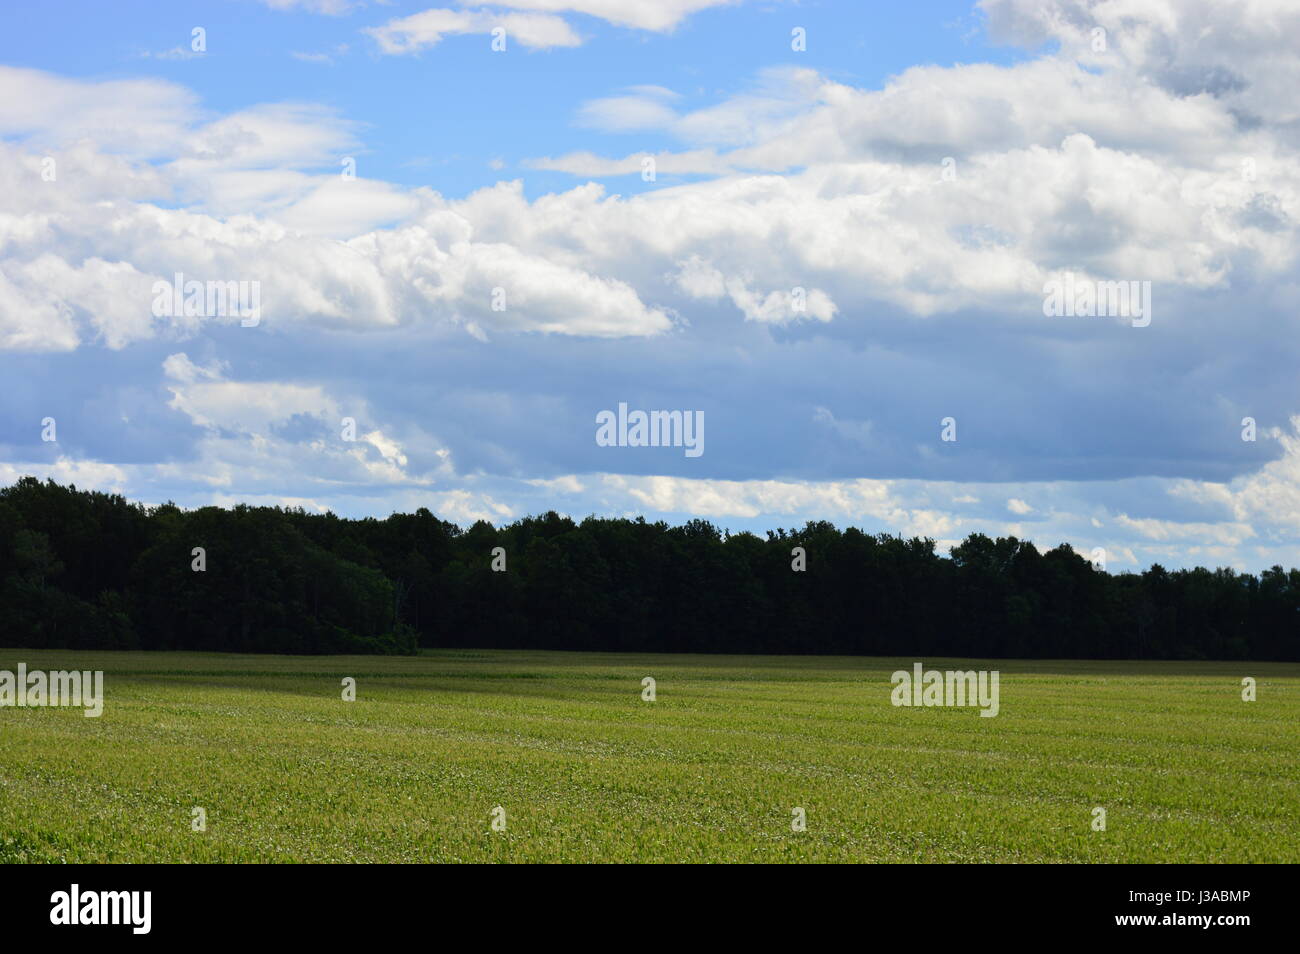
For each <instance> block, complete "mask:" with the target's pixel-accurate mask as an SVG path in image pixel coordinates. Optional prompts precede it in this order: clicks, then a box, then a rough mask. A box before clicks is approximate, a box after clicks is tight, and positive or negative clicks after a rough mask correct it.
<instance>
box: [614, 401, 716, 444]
mask: <svg viewBox="0 0 1300 954" xmlns="http://www.w3.org/2000/svg"><path fill="white" fill-rule="evenodd" d="M596 444H597V445H598V446H600V447H684V448H686V456H687V457H699V456H701V455H702V454H703V453H704V412H703V411H629V410H628V409H627V404H626V402H623V401H620V402H619V405H618V413H617V414H615V412H613V411H601V412H600V413H599V414H597V415H596Z"/></svg>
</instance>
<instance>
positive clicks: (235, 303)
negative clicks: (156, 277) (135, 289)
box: [153, 272, 262, 328]
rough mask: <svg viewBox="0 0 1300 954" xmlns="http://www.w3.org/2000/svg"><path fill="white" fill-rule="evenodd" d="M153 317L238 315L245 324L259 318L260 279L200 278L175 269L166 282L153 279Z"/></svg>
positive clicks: (260, 304) (223, 316)
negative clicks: (171, 277) (173, 274)
mask: <svg viewBox="0 0 1300 954" xmlns="http://www.w3.org/2000/svg"><path fill="white" fill-rule="evenodd" d="M153 314H154V317H155V318H239V319H240V322H239V323H240V324H241V325H243V326H244V327H245V328H255V327H256V326H257V325H258V323H259V322H261V320H262V283H261V282H259V281H229V282H216V281H208V282H201V281H199V280H197V279H193V278H192V279H190V280H189V281H186V280H185V273H184V272H177V273H176V277H175V278H174V279H173V280H172V281H171V282H170V283H169V282H162V281H159V282H154V283H153Z"/></svg>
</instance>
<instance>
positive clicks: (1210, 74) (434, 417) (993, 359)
mask: <svg viewBox="0 0 1300 954" xmlns="http://www.w3.org/2000/svg"><path fill="white" fill-rule="evenodd" d="M1291 7H1292V5H1289V4H1287V3H1285V2H1282V0H1276V2H1273V0H1260V2H1258V3H1256V4H1255V6H1254V7H1253V8H1252V9H1253V10H1254V13H1253V15H1252V16H1250V17H1243V7H1242V4H1241V3H1231V2H1230V3H1211V2H1208V0H1206V2H1193V0H1189V2H1187V3H1185V4H1180V5H1179V6H1178V8H1177V12H1176V14H1172V15H1171V14H1169V12H1168V9H1167V8H1166V5H1165V4H1163V3H1160V2H1157V0H1151V2H1139V0H1132V2H1130V3H1126V4H1122V5H1121V4H1113V3H1110V4H1107V3H1097V2H1093V0H984V2H982V3H958V2H942V3H940V2H921V3H915V4H907V5H895V4H876V3H872V4H864V3H845V2H820V3H795V2H780V0H775V2H764V3H749V2H733V3H720V2H716V0H665V2H663V3H657V4H647V3H633V2H625V0H510V2H505V3H499V4H490V5H478V4H461V3H453V2H446V3H444V4H442V5H437V4H433V5H431V4H428V3H410V2H406V3H387V4H378V3H347V2H345V0H306V2H293V0H265V2H264V0H228V2H210V3H184V4H182V3H178V4H171V5H165V6H160V5H158V4H154V3H131V2H127V3H120V4H114V5H111V6H109V5H103V4H92V3H49V4H41V5H31V8H30V9H13V8H6V9H5V10H4V11H3V12H2V13H0V27H3V28H2V29H0V159H2V160H3V161H2V162H0V195H3V198H2V199H0V375H2V376H3V381H4V384H3V385H0V389H2V390H0V394H2V396H3V402H2V403H0V478H3V479H5V480H12V479H13V478H14V477H16V476H18V475H20V474H25V473H35V474H38V475H41V476H46V475H49V476H53V477H55V478H56V479H60V480H64V481H68V480H75V481H76V482H77V483H78V484H79V485H81V486H94V487H99V488H101V489H111V490H117V491H120V492H123V493H125V494H127V495H128V496H131V497H133V498H136V499H142V500H145V501H148V502H159V501H162V500H165V499H173V500H175V501H177V502H179V503H182V504H184V505H187V506H198V505H202V504H206V503H214V502H215V503H222V504H230V503H233V502H236V501H241V500H247V501H251V502H266V503H291V504H301V505H303V506H307V507H310V508H321V509H324V508H328V509H333V510H335V511H337V512H340V513H345V514H349V515H359V514H377V515H384V514H386V513H389V512H391V511H393V510H410V509H413V508H414V507H417V506H427V507H430V509H432V510H434V511H435V512H437V513H439V514H441V515H442V516H444V517H446V518H447V519H452V520H456V521H457V522H460V523H462V524H466V523H468V522H470V521H472V520H474V519H489V520H493V521H497V522H501V521H508V520H510V519H513V518H516V517H519V516H523V515H525V514H528V513H536V512H539V511H541V510H546V509H557V510H560V511H562V512H565V513H569V514H571V515H573V516H575V517H581V516H584V515H586V514H589V513H599V514H607V513H609V514H644V515H646V516H647V517H649V518H651V519H660V518H662V519H667V520H670V521H680V520H683V519H686V518H689V517H695V516H702V517H707V518H709V519H712V520H714V521H715V522H717V523H718V524H720V525H722V526H726V527H730V528H732V529H753V530H764V529H768V528H773V527H776V526H792V525H797V524H801V523H802V522H803V521H805V520H808V519H830V520H832V521H834V522H836V523H837V524H841V525H845V524H854V525H858V526H862V527H864V528H866V529H868V530H871V531H888V532H900V533H906V534H920V535H925V536H930V537H933V538H935V539H937V540H939V541H940V543H941V545H944V546H947V545H950V544H951V543H952V542H954V541H956V540H959V539H961V538H962V537H963V536H965V535H966V534H968V533H970V532H974V531H983V532H989V533H996V534H1009V533H1013V534H1016V535H1018V536H1021V537H1025V538H1029V539H1032V540H1034V541H1035V542H1036V543H1038V544H1039V545H1040V546H1043V547H1051V546H1054V545H1056V544H1057V543H1060V542H1063V541H1064V542H1069V543H1071V544H1072V545H1074V546H1075V547H1076V548H1078V549H1080V550H1082V551H1084V552H1086V553H1092V552H1093V551H1094V549H1096V550H1097V551H1098V552H1099V553H1101V554H1102V555H1103V556H1104V558H1105V559H1106V561H1107V564H1108V566H1109V567H1110V568H1111V569H1115V570H1124V569H1140V568H1143V567H1145V566H1147V565H1149V564H1151V563H1153V562H1161V563H1163V564H1165V565H1168V566H1182V565H1195V564H1208V565H1214V566H1217V565H1231V566H1235V567H1238V568H1241V569H1249V570H1258V569H1259V568H1261V567H1265V566H1269V565H1272V564H1273V563H1283V564H1287V565H1294V564H1296V563H1297V562H1300V560H1297V549H1296V547H1297V543H1298V542H1300V489H1297V477H1298V476H1300V434H1298V432H1297V420H1296V417H1295V415H1297V413H1300V383H1298V382H1297V378H1296V375H1295V374H1294V368H1295V367H1296V366H1297V361H1296V359H1297V357H1300V355H1297V353H1296V352H1297V346H1296V340H1297V336H1296V334H1295V330H1294V325H1295V320H1296V305H1297V297H1298V296H1297V287H1300V286H1298V284H1297V271H1296V252H1297V231H1296V222H1297V217H1298V216H1300V157H1298V156H1297V142H1298V140H1300V109H1298V108H1297V106H1296V104H1295V101H1294V95H1293V92H1294V89H1295V88H1296V86H1295V84H1296V80H1297V79H1300V65H1298V62H1297V59H1298V58H1297V56H1296V54H1295V51H1294V49H1293V43H1292V42H1291V41H1290V38H1291V37H1294V36H1295V35H1297V34H1296V31H1297V29H1300V14H1298V13H1297V12H1296V11H1295V10H1293V9H1292V8H1291ZM499 26H500V27H503V28H504V29H505V31H506V33H505V36H506V49H505V50H504V51H501V52H496V51H493V50H492V48H491V43H492V34H491V31H492V30H493V28H495V27H499ZM195 27H201V28H202V29H203V31H204V39H205V45H206V48H205V49H204V50H203V51H201V52H196V51H195V50H193V49H192V43H191V41H192V30H193V29H194V28H195ZM796 28H798V29H801V30H803V31H804V34H805V36H806V49H802V50H796V49H793V48H792V43H791V36H792V30H795V29H796ZM348 159H352V160H354V161H355V171H356V175H355V177H348V176H345V175H343V174H342V170H343V167H344V163H345V161H346V160H348ZM647 159H651V160H653V162H654V166H655V174H654V176H653V178H647V177H645V176H643V175H642V170H643V169H644V165H643V163H644V162H645V161H646V160H647ZM177 272H180V273H183V274H184V275H185V276H186V278H188V279H191V280H198V281H200V282H221V283H225V282H240V281H245V282H256V283H257V287H258V288H259V289H260V302H261V308H260V315H259V320H258V322H257V323H256V324H255V325H254V326H245V325H244V324H242V323H241V319H240V316H239V315H238V314H231V313H222V312H220V311H219V310H218V311H214V312H213V313H210V314H209V313H204V314H200V315H189V316H187V315H184V314H180V315H174V314H158V313H157V311H156V309H154V307H153V305H154V299H155V297H156V296H155V295H154V293H153V287H154V285H155V283H157V282H159V281H165V282H170V281H172V279H173V276H174V275H175V274H176V273H177ZM1067 276H1068V277H1069V280H1070V281H1071V282H1074V281H1075V280H1077V281H1078V283H1080V284H1091V286H1095V287H1099V288H1100V287H1106V285H1107V283H1114V282H1124V283H1130V282H1132V283H1137V284H1136V285H1135V286H1133V287H1135V288H1137V287H1140V286H1142V284H1143V283H1147V287H1148V288H1149V289H1150V292H1151V302H1152V305H1151V312H1150V316H1149V317H1150V320H1149V321H1141V320H1133V319H1132V316H1129V315H1127V314H1121V315H1109V316H1107V315H1099V316H1096V317H1063V316H1051V315H1047V314H1045V313H1044V307H1045V298H1046V289H1047V287H1048V283H1050V282H1052V281H1064V280H1066V278H1067ZM1072 287H1073V286H1072ZM1125 287H1127V284H1126V286H1125ZM498 292H499V293H500V296H501V303H503V305H504V307H501V308H495V307H494V301H495V299H494V296H495V295H497V293H498ZM796 302H801V303H802V304H796ZM620 402H623V403H626V404H628V405H629V406H630V407H631V408H634V409H636V408H640V409H645V410H654V409H662V410H682V411H688V412H697V411H698V412H702V413H703V417H704V420H705V422H706V427H705V452H704V453H703V454H702V455H701V456H699V457H688V456H687V455H685V454H684V453H683V451H682V448H680V447H603V446H600V445H598V444H597V442H596V441H595V439H594V432H595V417H596V415H597V414H598V413H599V412H601V411H602V410H607V409H613V408H616V407H617V405H618V404H619V403H620ZM46 418H53V419H54V420H55V421H56V422H57V440H54V441H47V440H42V439H41V438H42V424H41V422H42V421H43V420H45V419H46ZM345 418H349V419H352V420H354V421H355V426H354V428H353V431H354V432H355V433H351V434H350V435H349V436H344V433H345V432H344V429H343V427H342V425H341V422H342V421H343V419H345ZM946 418H952V419H953V420H954V422H955V436H956V439H955V440H944V439H943V424H942V422H943V421H944V420H945V419H946ZM1245 418H1251V419H1252V420H1253V421H1254V422H1255V427H1254V431H1255V432H1254V434H1253V435H1252V436H1253V437H1254V439H1253V440H1244V439H1243V435H1244V434H1245V433H1246V431H1247V430H1248V429H1247V428H1244V427H1243V419H1245ZM950 436H951V435H950Z"/></svg>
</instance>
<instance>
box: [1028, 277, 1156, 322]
mask: <svg viewBox="0 0 1300 954" xmlns="http://www.w3.org/2000/svg"><path fill="white" fill-rule="evenodd" d="M1043 314H1044V315H1046V316H1047V317H1048V318H1061V317H1065V318H1128V319H1129V320H1130V321H1131V322H1132V324H1133V327H1134V328H1145V327H1146V326H1147V325H1149V324H1151V283H1150V282H1140V281H1119V282H1095V281H1092V280H1090V279H1086V278H1084V279H1078V280H1076V279H1075V277H1074V272H1066V273H1065V280H1064V281H1062V280H1060V279H1056V278H1053V279H1051V280H1049V281H1048V282H1047V283H1046V284H1045V285H1043Z"/></svg>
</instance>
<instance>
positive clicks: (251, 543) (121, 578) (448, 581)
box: [0, 477, 1300, 660]
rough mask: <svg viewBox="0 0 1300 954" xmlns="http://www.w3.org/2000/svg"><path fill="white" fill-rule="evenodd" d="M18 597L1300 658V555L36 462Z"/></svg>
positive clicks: (298, 636) (14, 585) (48, 641)
mask: <svg viewBox="0 0 1300 954" xmlns="http://www.w3.org/2000/svg"><path fill="white" fill-rule="evenodd" d="M796 547H799V548H802V556H800V555H799V554H797V553H796V552H794V551H795V548H796ZM497 548H500V549H497ZM494 551H495V555H494ZM800 561H801V562H802V563H803V564H804V567H805V568H804V569H802V570H796V569H795V568H794V567H795V566H796V565H798V563H799V562H800ZM196 567H202V569H196ZM494 567H495V568H494ZM0 604H2V605H0V635H2V638H3V641H4V643H5V644H7V645H10V646H23V647H70V648H87V649H89V648H121V649H203V650H222V651H233V652H275V653H406V652H413V651H415V649H416V648H417V646H457V647H502V648H519V647H529V648H539V649H541V648H545V649H587V650H615V651H653V652H710V653H841V654H862V655H890V656H915V657H917V658H921V657H924V656H940V655H942V656H967V657H994V658H996V657H1019V658H1085V659H1256V660H1296V659H1300V638H1298V637H1297V628H1298V625H1300V570H1295V569H1292V570H1290V571H1285V570H1283V569H1282V568H1281V567H1274V568H1272V569H1270V570H1267V571H1265V572H1264V573H1263V574H1261V575H1260V576H1252V575H1249V574H1240V573H1236V572H1234V571H1233V570H1230V569H1219V570H1213V571H1211V570H1206V569H1200V568H1197V569H1194V570H1179V571H1176V572H1169V571H1167V570H1165V569H1164V568H1162V567H1160V566H1153V567H1152V568H1151V569H1149V570H1147V571H1146V572H1145V573H1142V574H1140V575H1139V574H1132V573H1124V574H1117V575H1112V574H1108V573H1105V572H1101V571H1098V570H1096V569H1094V567H1093V566H1092V565H1091V564H1090V563H1089V562H1088V561H1087V560H1085V559H1084V558H1083V557H1081V556H1080V555H1079V554H1077V553H1075V552H1074V551H1073V550H1072V549H1071V548H1070V547H1069V546H1068V545H1062V546H1059V547H1057V548H1056V549H1054V550H1049V551H1047V552H1046V553H1040V552H1039V551H1038V550H1037V549H1036V548H1035V547H1034V546H1033V545H1032V544H1029V543H1026V542H1024V541H1021V540H1017V539H1015V538H1013V537H1009V538H999V539H996V540H994V539H990V538H988V537H986V536H983V535H982V534H973V535H972V536H970V537H968V538H967V539H966V541H965V542H963V543H962V544H961V545H960V546H958V547H956V548H955V549H954V550H953V552H952V555H951V557H947V556H942V555H940V554H939V553H937V552H936V549H935V543H934V541H933V540H928V539H916V538H913V539H903V538H900V537H894V536H889V535H885V534H877V535H872V534H867V533H863V532H862V531H860V530H857V529H854V528H852V527H850V528H848V529H846V530H843V531H841V530H838V529H836V528H835V527H834V526H832V525H831V524H830V523H826V522H816V523H809V524H808V525H807V526H805V527H804V528H803V529H802V530H777V531H774V532H769V533H768V534H767V537H766V539H764V538H761V537H758V536H755V535H753V534H749V533H739V534H728V533H724V532H722V531H720V530H719V529H718V528H716V527H714V526H713V525H712V524H710V523H708V522H706V521H703V520H692V521H690V522H688V523H686V524H685V525H683V526H677V527H672V526H668V525H667V524H666V523H662V522H658V523H647V522H646V521H645V520H644V519H637V520H627V519H602V518H596V517H589V518H587V519H586V520H583V521H582V522H581V523H575V522H574V521H572V520H570V519H568V518H566V517H561V516H558V515H557V514H555V513H548V514H545V515H544V516H540V517H530V518H526V519H523V520H520V521H517V522H516V523H514V524H511V525H510V526H508V527H504V528H501V529H497V528H494V527H493V526H491V525H490V524H488V523H486V522H479V523H476V524H474V525H473V526H472V527H470V528H469V529H468V530H462V529H461V528H460V527H457V526H456V525H455V524H451V523H448V522H446V521H443V520H439V519H438V518H437V517H435V516H434V515H433V514H432V513H430V512H429V511H428V510H426V509H424V508H421V509H419V510H417V511H416V512H415V513H413V514H394V515H393V516H391V517H388V518H387V519H385V520H376V519H373V518H367V519H363V520H345V519H340V518H339V517H337V516H335V515H333V514H311V513H307V512H305V511H303V510H301V509H281V508H278V507H248V506H242V505H241V506H238V507H235V508H234V509H231V510H224V509H221V508H217V507H204V508H202V509H199V510H188V511H187V510H182V509H180V508H179V507H176V506H174V505H172V504H164V505H162V506H159V507H151V508H146V507H144V506H141V505H139V504H132V503H129V502H128V501H126V500H125V499H124V498H122V497H120V496H117V495H109V494H104V493H99V492H87V491H79V490H77V489H76V488H75V487H62V486H59V485H58V484H55V483H54V482H52V481H47V482H45V483H42V482H40V481H39V480H36V479H35V478H31V477H27V478H23V479H21V480H19V481H18V483H17V484H15V485H14V486H12V487H8V488H5V489H2V490H0Z"/></svg>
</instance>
